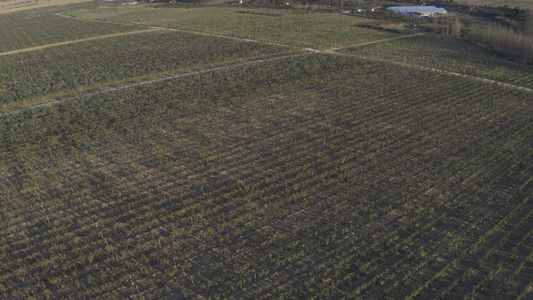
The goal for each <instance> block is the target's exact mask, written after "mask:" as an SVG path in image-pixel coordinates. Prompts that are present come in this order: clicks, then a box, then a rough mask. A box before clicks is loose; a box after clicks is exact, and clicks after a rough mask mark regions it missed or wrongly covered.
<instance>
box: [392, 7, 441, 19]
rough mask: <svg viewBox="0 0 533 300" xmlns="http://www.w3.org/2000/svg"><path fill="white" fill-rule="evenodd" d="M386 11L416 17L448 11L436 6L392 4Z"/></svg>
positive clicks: (430, 15) (431, 15)
mask: <svg viewBox="0 0 533 300" xmlns="http://www.w3.org/2000/svg"><path fill="white" fill-rule="evenodd" d="M385 11H388V12H393V13H397V14H402V15H406V16H410V17H414V18H420V17H433V16H435V15H440V14H445V13H447V11H446V10H445V9H444V8H440V7H436V6H392V7H387V8H386V9H385Z"/></svg>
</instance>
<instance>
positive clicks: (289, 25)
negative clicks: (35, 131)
mask: <svg viewBox="0 0 533 300" xmlns="http://www.w3.org/2000/svg"><path fill="white" fill-rule="evenodd" d="M64 15H66V16H71V17H76V18H80V19H87V20H95V19H98V20H108V21H114V22H120V23H128V24H129V23H134V24H140V25H152V26H162V27H170V28H178V29H184V30H191V31H199V32H207V33H213V34H221V35H227V36H236V37H242V38H249V39H256V40H262V41H269V42H277V43H283V44H289V45H296V46H300V47H310V48H316V49H328V48H334V47H339V46H345V45H350V44H358V43H363V42H369V41H373V40H379V39H385V38H389V37H393V36H395V35H396V34H394V33H390V32H386V31H378V30H372V29H368V28H367V27H368V25H370V24H373V23H376V22H378V21H376V20H372V19H365V18H354V17H349V16H344V15H340V14H337V15H335V14H303V13H298V12H297V11H292V10H286V9H278V10H274V9H250V8H242V7H240V6H235V7H231V8H227V7H188V8H181V9H173V8H166V9H165V8H161V7H160V8H153V7H142V6H130V7H127V8H125V9H119V8H117V7H110V6H100V7H98V8H95V9H82V10H78V11H76V10H72V11H68V12H65V13H64ZM205 16H209V17H208V18H206V17H205Z"/></svg>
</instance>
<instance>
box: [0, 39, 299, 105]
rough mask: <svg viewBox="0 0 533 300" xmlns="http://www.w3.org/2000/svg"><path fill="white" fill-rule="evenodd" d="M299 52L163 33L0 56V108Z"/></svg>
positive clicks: (234, 41) (270, 46) (289, 49)
mask: <svg viewBox="0 0 533 300" xmlns="http://www.w3.org/2000/svg"><path fill="white" fill-rule="evenodd" d="M301 51H302V50H299V49H294V48H290V47H286V46H278V45H268V44H260V43H253V42H246V41H242V40H235V39H223V38H220V37H213V36H202V35H201V36H198V35H196V34H192V33H187V32H178V31H169V30H156V31H147V32H141V33H137V34H128V35H122V36H116V37H111V38H102V39H96V40H91V41H84V42H79V43H74V44H69V45H61V46H58V47H51V48H47V49H44V50H40V51H30V52H25V53H17V54H13V55H5V56H0V82H1V83H2V84H1V85H0V99H2V100H1V101H0V104H1V105H2V106H3V109H4V110H9V109H13V108H16V107H21V106H28V105H31V104H35V103H39V102H45V101H47V100H50V98H53V97H57V96H60V95H64V94H68V93H72V92H74V91H78V92H79V91H83V90H90V89H95V88H96V89H99V88H102V87H106V86H115V85H118V84H123V83H124V82H132V81H133V82H135V81H139V80H146V79H147V78H151V77H153V76H156V75H157V76H163V75H166V74H169V73H175V72H178V71H179V72H185V71H191V70H195V69H200V68H208V67H213V66H217V65H220V64H227V63H235V62H240V61H246V60H253V59H262V58H268V57H271V56H279V55H287V54H290V53H296V52H301Z"/></svg>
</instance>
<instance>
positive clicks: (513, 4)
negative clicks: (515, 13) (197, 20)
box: [456, 0, 533, 9]
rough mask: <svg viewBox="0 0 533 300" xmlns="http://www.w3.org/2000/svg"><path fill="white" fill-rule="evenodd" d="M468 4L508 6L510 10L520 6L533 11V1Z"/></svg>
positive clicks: (492, 0) (474, 1)
mask: <svg viewBox="0 0 533 300" xmlns="http://www.w3.org/2000/svg"><path fill="white" fill-rule="evenodd" d="M456 2H457V1H456ZM467 3H468V4H470V5H479V6H485V5H490V6H494V7H498V6H504V5H507V6H509V7H510V8H515V7H517V6H518V7H519V8H521V9H533V1H531V0H468V1H467Z"/></svg>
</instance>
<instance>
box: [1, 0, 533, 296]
mask: <svg viewBox="0 0 533 300" xmlns="http://www.w3.org/2000/svg"><path fill="white" fill-rule="evenodd" d="M104 7H109V9H110V10H114V11H115V13H113V14H110V15H109V16H103V17H102V18H105V19H113V18H116V16H119V15H121V11H122V10H124V11H123V12H124V15H126V14H129V13H130V12H132V11H135V14H138V17H139V18H141V17H142V14H141V13H139V12H137V11H140V10H139V9H145V8H146V7H142V6H139V7H135V8H133V7H127V6H101V5H99V4H97V3H89V4H81V5H79V6H75V5H73V6H71V8H69V10H67V11H65V10H62V11H61V14H62V15H63V16H65V15H69V14H72V15H75V14H78V13H79V12H81V11H83V12H84V14H85V16H89V15H91V14H92V13H94V14H95V15H96V14H97V13H96V12H98V10H100V9H103V8H104ZM187 9H198V10H200V9H204V8H194V7H193V8H187ZM209 9H213V10H214V9H215V8H212V7H211V8H209ZM221 9H222V11H225V10H224V8H221ZM225 9H226V10H227V11H229V8H225ZM154 10H156V9H154ZM157 10H159V11H165V10H164V9H162V8H157ZM255 10H256V11H257V12H261V13H264V14H253V15H252V16H258V17H260V18H262V16H266V15H267V14H274V13H280V14H282V13H283V14H287V12H286V10H279V11H277V10H273V9H264V10H261V9H257V8H256V9H255ZM145 11H149V10H145ZM170 11H172V12H174V13H176V16H180V15H181V13H182V12H181V9H178V8H173V9H171V10H170ZM227 11H226V12H227ZM45 12H46V13H50V14H55V13H56V12H55V11H54V10H53V9H48V10H46V11H44V10H41V11H40V13H43V14H44V13H45ZM204 12H205V15H204V16H203V19H204V20H205V22H206V23H207V24H208V25H206V26H205V28H204V29H202V30H199V28H200V27H201V20H197V21H195V22H197V24H196V25H195V27H196V29H198V31H201V33H199V32H196V31H197V30H196V29H195V30H192V29H191V31H189V32H183V31H177V30H169V29H162V28H146V29H149V30H150V31H146V32H142V33H135V34H133V33H132V34H128V35H120V36H115V37H109V36H107V34H104V33H102V38H99V39H92V40H88V41H78V42H76V43H72V44H68V45H56V46H53V47H49V48H46V49H41V50H35V51H33V50H32V51H27V52H21V53H10V54H4V55H1V54H2V53H0V68H4V69H3V70H7V71H6V72H9V74H10V75H9V76H8V77H3V78H2V79H1V80H0V83H2V84H3V82H4V81H5V80H9V82H10V88H13V89H14V90H16V91H17V94H18V95H19V98H9V100H7V99H8V98H7V97H11V96H12V95H14V93H9V92H6V91H5V90H4V89H5V88H4V87H0V93H3V94H0V95H1V96H0V99H2V101H3V108H2V109H1V110H0V141H1V142H0V220H1V222H0V298H2V299H32V298H67V299H70V298H90V299H94V298H104V299H107V298H139V299H141V298H148V299H190V298H214V299H227V298H230V299H272V298H297V299H344V298H355V299H415V298H422V299H457V298H464V299H482V298H491V297H496V298H503V299H530V298H532V297H533V279H532V278H533V276H532V274H533V199H532V198H533V184H532V181H533V175H532V174H533V144H532V143H531V141H533V103H532V101H531V99H532V91H531V90H527V89H522V90H521V89H518V88H516V87H513V86H503V85H499V84H495V83H491V82H483V81H481V80H478V79H476V78H473V77H472V78H468V77H461V76H456V75H453V74H451V73H449V71H453V72H459V71H460V70H464V71H465V72H466V71H467V70H469V69H468V68H465V69H460V68H461V67H463V66H462V65H464V64H465V63H464V62H467V61H473V64H475V63H478V64H480V65H481V62H480V61H481V60H482V59H478V60H476V59H473V58H472V57H474V56H475V55H476V54H475V53H476V52H475V50H474V49H472V50H471V51H470V50H469V51H467V52H466V53H465V56H466V57H467V58H465V60H464V61H461V63H458V66H457V68H454V69H444V66H445V65H447V64H446V63H440V62H439V60H438V57H432V58H431V60H433V61H434V64H433V65H432V67H435V68H437V67H438V68H441V67H442V68H443V70H442V71H441V72H436V71H431V70H424V69H420V68H416V67H410V66H408V65H401V64H397V63H393V62H394V61H396V58H395V57H389V56H387V55H389V54H388V53H389V52H392V51H388V50H387V51H383V52H382V54H381V56H378V55H374V54H373V53H374V52H376V53H379V51H380V48H379V47H377V46H378V45H386V46H385V47H386V48H385V49H388V48H387V47H392V46H391V45H397V47H398V52H407V51H415V52H416V51H419V52H416V53H425V51H423V50H418V48H417V46H412V47H410V48H409V47H407V46H406V45H403V43H404V42H407V41H414V45H419V47H421V48H424V47H426V48H427V47H430V44H431V43H428V42H425V39H426V38H427V39H431V37H429V36H428V37H426V36H421V37H419V36H417V37H414V36H410V37H406V38H402V39H397V40H394V42H393V41H392V40H391V41H389V42H387V41H381V42H379V43H377V42H378V41H379V40H381V39H383V38H386V37H387V36H389V37H393V38H398V37H400V36H398V35H396V34H390V33H386V32H380V31H377V30H372V29H368V28H363V27H359V26H351V27H349V28H352V29H353V31H354V32H357V33H358V34H362V33H364V32H366V31H368V32H375V33H372V34H373V35H371V36H364V37H357V38H354V39H353V40H349V38H346V40H345V42H346V43H345V44H344V45H340V44H339V43H341V42H342V41H341V40H339V39H338V38H337V37H336V36H333V35H332V36H331V37H324V39H325V40H324V41H316V42H315V43H313V45H314V46H317V47H318V48H320V49H324V48H325V47H330V46H332V45H333V46H334V47H340V46H347V45H353V44H357V43H359V42H371V41H374V42H376V43H375V44H372V45H367V46H364V47H370V48H372V47H374V48H375V50H374V51H372V52H370V51H368V52H365V53H363V54H361V53H357V51H360V50H361V49H365V48H364V47H363V48H361V47H353V49H354V51H355V52H352V51H351V50H346V49H343V50H338V51H336V50H332V49H329V51H318V50H314V51H310V50H309V49H304V48H302V47H308V46H309V45H310V44H311V43H308V42H307V41H306V39H308V38H309V37H305V38H302V39H298V40H295V41H294V42H292V43H289V44H290V45H288V46H285V45H279V44H277V43H280V42H282V41H281V40H282V39H284V38H286V37H287V36H286V35H285V33H282V32H276V30H277V29H276V30H274V29H273V30H272V32H271V33H270V34H271V36H270V37H269V36H267V35H263V36H261V34H260V33H257V32H256V33H253V34H250V37H251V38H253V39H254V40H261V39H266V42H257V41H245V40H242V39H241V38H242V37H246V34H245V33H244V31H245V30H244V29H243V28H238V29H237V30H236V31H235V32H236V33H238V34H228V33H224V32H223V31H224V30H223V29H217V28H216V26H215V25H214V24H217V23H210V22H211V21H212V19H213V18H215V17H214V16H210V15H209V14H208V13H207V12H209V10H205V11H204ZM289 12H290V11H289ZM165 14H168V15H167V16H170V14H171V13H169V12H166V11H165ZM111 15H113V17H111ZM241 15H242V16H243V18H245V19H246V21H243V23H246V22H248V23H250V22H252V21H250V20H249V19H248V18H249V17H250V16H249V15H250V14H238V16H241ZM236 16H237V15H236ZM295 16H296V14H295ZM306 16H307V17H309V18H312V17H313V16H315V17H317V19H318V20H323V19H324V18H330V17H331V18H332V19H334V17H335V16H333V15H324V14H320V13H315V14H311V13H310V14H308V15H306ZM130 17H131V16H130ZM284 17H285V16H284ZM284 17H282V18H284ZM128 18H129V17H128ZM128 18H124V19H123V20H121V22H126V23H124V24H122V26H129V25H128V22H129V21H128ZM150 18H152V17H151V15H150V14H148V15H147V17H146V20H150V21H149V22H146V24H143V25H148V24H149V23H151V22H152V21H154V20H155V19H150ZM199 18H200V17H199ZM338 18H339V19H338V20H344V18H346V20H351V19H349V18H348V17H343V16H338ZM162 19H163V18H162ZM13 20H15V19H13ZM178 20H179V18H176V21H175V22H176V23H175V25H172V26H169V27H172V28H182V27H181V25H179V24H178V23H179V21H178ZM271 20H272V19H271ZM276 20H277V19H276ZM354 20H355V21H354V22H361V20H358V19H355V18H354ZM85 21H87V22H93V21H90V20H88V19H87V20H85ZM113 21H117V20H113ZM134 22H136V23H139V22H137V21H134ZM165 22H167V21H165ZM183 22H184V24H185V23H187V22H192V21H187V20H184V21H183ZM263 22H266V21H263ZM270 22H273V21H270ZM317 22H320V21H317ZM335 22H337V21H334V22H333V23H334V24H337V25H338V23H335ZM310 23H312V22H310ZM95 24H96V22H95ZM98 24H101V25H102V26H107V25H105V24H110V23H106V22H99V23H98ZM158 26H159V25H158ZM162 27H166V25H165V26H162ZM273 28H275V27H273ZM136 30H139V29H138V28H137V29H136ZM217 30H219V32H218V33H220V34H221V35H217V36H214V35H212V34H215V33H217ZM345 30H348V29H345ZM361 30H364V31H361ZM241 31H242V33H241ZM309 32H311V33H310V36H312V35H314V34H316V31H315V29H312V28H311V29H310V30H309ZM313 32H315V33H313ZM381 34H384V35H381ZM96 37H97V36H96ZM281 37H283V38H281ZM0 39H1V38H0ZM73 39H74V38H73ZM400 41H401V42H400ZM447 41H448V42H449V43H450V44H449V45H450V46H449V48H450V49H451V48H453V47H454V46H453V45H460V43H459V42H457V41H455V40H450V39H442V40H439V39H438V38H437V37H434V42H435V43H437V42H438V43H440V44H441V46H442V48H443V49H446V45H448V44H446V43H447ZM289 42H290V41H289ZM283 44H285V42H283ZM27 47H32V45H31V44H28V46H27ZM464 47H467V46H464ZM472 47H473V46H472ZM350 49H351V48H350ZM467 49H469V48H467ZM471 52H472V53H474V54H469V53H471ZM4 53H6V52H4ZM437 53H441V54H442V55H443V57H442V59H443V60H444V61H445V62H446V59H448V56H446V54H445V53H446V51H445V50H442V52H437ZM450 53H453V51H451V50H450ZM450 55H455V54H450ZM406 57H410V56H408V55H406ZM454 57H455V56H454ZM375 58H379V59H375ZM389 59H390V61H389ZM409 59H412V61H410V63H411V64H415V63H416V64H420V65H424V64H423V62H421V61H417V60H415V59H414V58H409ZM457 59H459V58H457ZM495 62H497V60H495ZM486 65H487V66H488V67H491V66H490V65H489V64H488V63H486ZM504 66H505V65H504V63H503V61H502V62H501V65H500V66H498V67H497V68H503V67H504ZM515 66H516V65H515V64H513V63H511V62H509V64H508V68H509V69H511V71H509V72H511V73H512V72H513V71H512V70H513V68H515ZM470 68H471V69H472V70H473V69H474V67H470ZM516 68H517V67H516ZM19 70H20V71H19ZM521 70H522V72H524V74H527V70H528V69H527V68H525V67H524V69H521ZM17 72H19V73H17ZM531 73H533V72H531ZM531 73H529V76H531ZM0 74H1V75H0V76H6V75H4V71H2V72H0ZM91 74H93V75H91ZM180 74H181V75H180ZM512 74H514V73H512ZM182 75H183V76H182ZM476 75H477V76H485V75H484V74H479V73H478V74H476ZM47 76H48V77H47ZM52 76H56V77H52ZM509 76H510V75H509ZM94 78H96V79H94ZM498 78H507V77H504V76H502V77H498ZM509 78H511V76H510V77H509ZM91 80H92V81H91ZM502 80H504V79H502ZM50 82H61V83H62V84H61V85H57V86H54V85H52V86H50ZM75 82H77V84H75ZM140 83H142V84H140ZM30 86H31V87H32V89H30ZM115 87H117V88H115ZM33 88H35V89H36V90H33ZM87 89H91V90H89V91H88V90H87ZM93 89H94V90H95V91H96V92H91V91H92V90H93ZM64 97H67V98H64ZM39 99H41V100H39ZM54 99H55V100H56V101H55V102H54ZM62 99H69V100H68V101H66V100H65V101H63V100H62ZM36 103H40V106H36V105H35V104H36ZM47 103H48V104H49V105H46V104H47ZM21 107H24V109H20V108H21Z"/></svg>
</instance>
